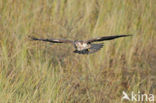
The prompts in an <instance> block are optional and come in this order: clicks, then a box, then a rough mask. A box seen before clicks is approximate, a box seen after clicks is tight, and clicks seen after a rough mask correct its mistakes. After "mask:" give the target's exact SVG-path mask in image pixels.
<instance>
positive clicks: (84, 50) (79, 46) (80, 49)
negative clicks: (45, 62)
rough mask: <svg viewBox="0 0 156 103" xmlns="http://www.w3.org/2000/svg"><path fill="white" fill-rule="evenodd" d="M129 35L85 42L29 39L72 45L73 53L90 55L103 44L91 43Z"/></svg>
mask: <svg viewBox="0 0 156 103" xmlns="http://www.w3.org/2000/svg"><path fill="white" fill-rule="evenodd" d="M126 36H131V35H116V36H104V37H100V38H95V39H91V40H87V41H80V40H74V41H73V40H64V39H38V38H35V37H31V39H32V40H39V41H46V42H51V43H72V44H73V45H74V47H75V51H74V53H79V54H90V53H94V52H96V51H98V50H100V49H101V48H102V47H103V43H96V44H92V42H99V41H105V40H112V39H116V38H120V37H126Z"/></svg>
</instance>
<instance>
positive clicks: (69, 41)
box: [30, 37, 73, 43]
mask: <svg viewBox="0 0 156 103" xmlns="http://www.w3.org/2000/svg"><path fill="white" fill-rule="evenodd" d="M30 38H31V39H32V40H38V41H45V42H51V43H73V41H72V40H65V39H39V38H36V37H30Z"/></svg>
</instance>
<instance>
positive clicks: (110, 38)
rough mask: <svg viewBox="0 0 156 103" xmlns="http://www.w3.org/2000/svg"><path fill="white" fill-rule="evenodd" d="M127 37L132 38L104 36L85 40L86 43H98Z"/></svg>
mask: <svg viewBox="0 0 156 103" xmlns="http://www.w3.org/2000/svg"><path fill="white" fill-rule="evenodd" d="M127 36H132V35H114V36H104V37H99V38H94V39H91V40H87V41H86V42H87V43H91V42H98V41H105V40H112V39H116V38H120V37H127Z"/></svg>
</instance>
